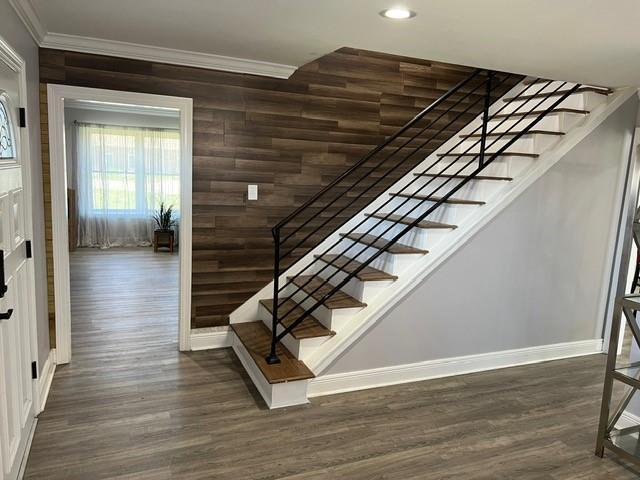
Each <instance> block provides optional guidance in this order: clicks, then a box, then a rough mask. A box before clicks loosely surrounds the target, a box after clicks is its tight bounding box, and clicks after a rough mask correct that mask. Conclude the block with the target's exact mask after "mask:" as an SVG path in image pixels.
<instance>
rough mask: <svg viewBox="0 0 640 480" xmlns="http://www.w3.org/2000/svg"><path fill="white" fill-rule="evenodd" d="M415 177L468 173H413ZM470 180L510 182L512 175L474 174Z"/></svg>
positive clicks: (449, 176) (465, 176)
mask: <svg viewBox="0 0 640 480" xmlns="http://www.w3.org/2000/svg"><path fill="white" fill-rule="evenodd" d="M414 175H415V176H417V177H435V176H439V177H443V178H468V177H469V175H452V174H447V173H439V174H438V173H414ZM471 180H504V181H505V182H510V181H512V180H513V177H501V176H498V175H476V176H475V177H473V178H472V179H471Z"/></svg>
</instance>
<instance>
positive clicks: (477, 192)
mask: <svg viewBox="0 0 640 480" xmlns="http://www.w3.org/2000/svg"><path fill="white" fill-rule="evenodd" d="M428 179H431V180H433V181H432V182H431V183H430V184H429V185H428V186H427V187H425V188H424V189H422V191H421V193H423V194H425V195H430V194H433V195H438V196H444V195H445V194H447V193H448V192H450V191H452V189H453V188H455V187H457V186H458V185H459V184H460V183H461V182H462V179H458V178H429V177H420V180H419V181H420V182H425V183H426V181H427V180H428ZM445 182H447V183H445ZM506 184H508V182H506V181H503V180H470V181H468V182H467V183H466V184H465V185H463V186H462V187H461V188H460V189H459V190H457V191H456V192H455V193H454V194H453V195H455V196H456V197H460V198H473V199H477V200H483V201H487V200H490V199H491V198H493V197H494V196H495V195H496V194H497V193H499V192H500V191H502V190H503V189H504V187H505V185H506ZM441 185H443V186H442V187H441ZM418 188H419V187H416V190H415V191H418Z"/></svg>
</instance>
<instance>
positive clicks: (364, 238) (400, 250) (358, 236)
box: [340, 232, 429, 254]
mask: <svg viewBox="0 0 640 480" xmlns="http://www.w3.org/2000/svg"><path fill="white" fill-rule="evenodd" d="M340 236H341V237H345V238H348V239H349V240H353V241H354V242H358V243H362V244H364V245H367V246H369V247H373V248H378V249H381V248H383V247H384V246H385V245H386V244H387V243H388V241H387V240H385V239H378V238H377V237H375V236H373V235H370V234H366V235H363V234H362V233H357V232H353V233H350V234H345V233H341V234H340ZM387 252H389V253H394V254H425V253H429V251H428V250H421V249H419V248H415V247H410V246H409V245H403V244H402V243H394V244H393V245H391V246H390V247H389V248H388V249H387Z"/></svg>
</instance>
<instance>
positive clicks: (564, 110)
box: [489, 108, 589, 120]
mask: <svg viewBox="0 0 640 480" xmlns="http://www.w3.org/2000/svg"><path fill="white" fill-rule="evenodd" d="M545 112H546V110H532V111H530V112H514V113H498V114H497V115H494V116H493V117H491V118H490V119H489V120H492V119H494V118H509V117H526V116H529V115H531V116H533V115H540V114H541V113H545ZM552 113H579V114H583V115H588V114H589V110H581V109H579V108H554V109H553V110H551V111H550V112H549V114H552Z"/></svg>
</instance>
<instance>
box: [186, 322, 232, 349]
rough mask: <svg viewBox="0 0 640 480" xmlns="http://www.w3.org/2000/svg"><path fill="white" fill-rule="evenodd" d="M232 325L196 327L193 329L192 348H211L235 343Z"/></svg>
mask: <svg viewBox="0 0 640 480" xmlns="http://www.w3.org/2000/svg"><path fill="white" fill-rule="evenodd" d="M233 335H234V333H233V330H231V327H229V326H224V327H209V328H194V329H192V330H191V350H209V349H212V348H225V347H230V346H232V345H233Z"/></svg>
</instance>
